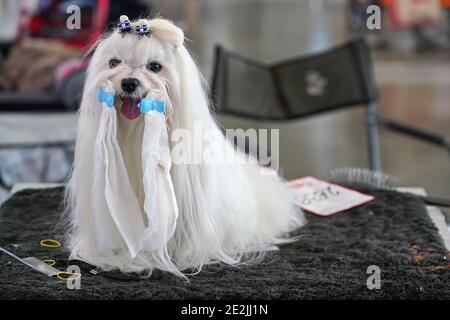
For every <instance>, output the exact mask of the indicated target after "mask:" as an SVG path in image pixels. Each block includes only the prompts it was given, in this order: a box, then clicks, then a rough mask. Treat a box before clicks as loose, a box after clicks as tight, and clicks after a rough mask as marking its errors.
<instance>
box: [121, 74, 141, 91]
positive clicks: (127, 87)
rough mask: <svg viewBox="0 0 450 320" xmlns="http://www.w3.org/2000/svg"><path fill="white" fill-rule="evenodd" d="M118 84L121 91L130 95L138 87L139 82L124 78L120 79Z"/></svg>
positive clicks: (134, 79)
mask: <svg viewBox="0 0 450 320" xmlns="http://www.w3.org/2000/svg"><path fill="white" fill-rule="evenodd" d="M120 84H121V86H122V89H123V91H125V92H128V93H132V92H134V90H136V88H137V87H138V86H139V80H138V79H136V78H126V79H122V82H121V83H120Z"/></svg>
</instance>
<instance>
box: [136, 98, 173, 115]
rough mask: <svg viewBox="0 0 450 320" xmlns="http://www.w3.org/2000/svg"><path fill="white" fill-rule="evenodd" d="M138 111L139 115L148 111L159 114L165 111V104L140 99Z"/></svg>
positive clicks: (163, 102)
mask: <svg viewBox="0 0 450 320" xmlns="http://www.w3.org/2000/svg"><path fill="white" fill-rule="evenodd" d="M138 107H139V110H141V113H145V112H148V111H150V110H155V111H158V112H161V113H164V112H165V111H166V102H165V101H155V100H150V99H142V100H141V102H140V103H139V104H138Z"/></svg>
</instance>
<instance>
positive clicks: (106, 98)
mask: <svg viewBox="0 0 450 320" xmlns="http://www.w3.org/2000/svg"><path fill="white" fill-rule="evenodd" d="M98 101H100V102H104V103H105V105H106V106H107V107H108V108H112V106H113V105H114V93H112V92H106V91H104V90H103V89H102V88H100V90H99V91H98Z"/></svg>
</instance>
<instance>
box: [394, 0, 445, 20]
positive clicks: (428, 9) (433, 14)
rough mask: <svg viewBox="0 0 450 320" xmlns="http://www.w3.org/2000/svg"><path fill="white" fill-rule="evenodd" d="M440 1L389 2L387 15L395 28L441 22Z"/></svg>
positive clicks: (398, 0)
mask: <svg viewBox="0 0 450 320" xmlns="http://www.w3.org/2000/svg"><path fill="white" fill-rule="evenodd" d="M441 10H442V5H441V1H440V0H391V1H389V13H390V19H391V23H392V25H393V26H395V27H420V26H423V25H435V24H439V23H441V22H442V15H441Z"/></svg>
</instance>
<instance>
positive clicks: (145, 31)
mask: <svg viewBox="0 0 450 320" xmlns="http://www.w3.org/2000/svg"><path fill="white" fill-rule="evenodd" d="M152 33H153V32H152V31H151V30H150V29H149V27H148V25H146V24H144V25H142V26H137V27H136V34H137V36H138V39H139V40H141V39H142V37H143V36H147V37H148V38H150V37H151V36H152Z"/></svg>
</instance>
